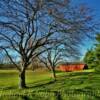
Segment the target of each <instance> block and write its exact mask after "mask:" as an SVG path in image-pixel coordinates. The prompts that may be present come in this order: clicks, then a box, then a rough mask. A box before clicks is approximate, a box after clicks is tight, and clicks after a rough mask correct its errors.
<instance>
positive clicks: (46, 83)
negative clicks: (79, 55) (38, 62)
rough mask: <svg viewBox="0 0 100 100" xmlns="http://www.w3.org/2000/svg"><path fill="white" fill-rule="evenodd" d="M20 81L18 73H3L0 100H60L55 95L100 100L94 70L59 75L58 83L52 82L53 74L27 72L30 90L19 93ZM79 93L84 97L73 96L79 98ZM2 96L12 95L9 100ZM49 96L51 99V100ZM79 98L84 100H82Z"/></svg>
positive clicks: (99, 80) (99, 84) (69, 99)
mask: <svg viewBox="0 0 100 100" xmlns="http://www.w3.org/2000/svg"><path fill="white" fill-rule="evenodd" d="M18 81H19V79H18V71H16V70H0V95H1V96H0V97H1V98H0V100H1V99H2V100H23V99H22V98H23V97H22V96H23V95H24V96H27V98H30V99H29V100H33V99H32V98H33V97H34V98H37V99H38V100H40V99H43V97H44V99H43V100H57V98H58V97H57V96H56V95H58V94H57V93H59V92H60V96H61V98H63V99H62V100H72V99H73V100H89V98H90V100H96V99H97V97H98V98H99V99H100V91H99V90H100V75H99V73H95V71H94V70H84V71H78V72H57V81H56V82H54V81H53V77H52V72H48V71H45V70H37V71H31V70H28V71H27V72H26V83H27V86H28V87H29V88H27V89H21V90H20V89H18ZM66 91H67V92H68V91H73V93H72V94H71V93H69V94H68V93H66ZM77 91H78V93H79V94H80V93H81V94H80V95H79V94H77V95H74V96H73V97H72V96H71V95H73V94H76V93H77ZM86 91H89V92H91V93H92V94H87V93H89V92H86ZM46 93H47V94H46ZM93 93H95V95H96V96H95V95H94V94H93ZM39 94H40V95H39ZM3 95H9V96H10V97H9V99H3V98H4V97H2V96H3ZM50 95H52V98H51V96H50ZM89 95H90V96H89ZM12 96H14V97H12ZM16 96H18V97H16ZM19 96H20V97H19ZM58 96H59V95H58ZM88 96H89V97H88ZM80 97H81V99H79V98H80ZM12 98H14V99H12ZM50 98H51V99H50ZM66 98H67V99H66ZM84 98H85V99H84ZM34 100H36V99H34Z"/></svg>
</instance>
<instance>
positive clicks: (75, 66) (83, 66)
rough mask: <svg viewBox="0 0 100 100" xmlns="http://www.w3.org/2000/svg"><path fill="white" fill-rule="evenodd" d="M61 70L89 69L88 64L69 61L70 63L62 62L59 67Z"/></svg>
mask: <svg viewBox="0 0 100 100" xmlns="http://www.w3.org/2000/svg"><path fill="white" fill-rule="evenodd" d="M58 69H59V70H60V71H65V72H68V71H79V70H84V69H88V66H87V65H86V64H83V63H69V64H61V65H60V66H59V68H58Z"/></svg>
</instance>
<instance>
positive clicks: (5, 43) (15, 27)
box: [0, 0, 94, 88]
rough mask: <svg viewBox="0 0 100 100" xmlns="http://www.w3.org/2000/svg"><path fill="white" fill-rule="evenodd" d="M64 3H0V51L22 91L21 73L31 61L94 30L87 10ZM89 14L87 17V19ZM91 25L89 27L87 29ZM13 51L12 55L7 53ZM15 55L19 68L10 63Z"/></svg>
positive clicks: (39, 0) (25, 0)
mask: <svg viewBox="0 0 100 100" xmlns="http://www.w3.org/2000/svg"><path fill="white" fill-rule="evenodd" d="M69 3H70V2H69V1H68V0H64V3H63V2H62V1H60V0H59V1H55V0H2V1H0V50H2V51H3V52H4V51H5V53H6V54H7V56H8V57H9V59H10V60H11V62H12V63H13V64H14V65H15V67H16V68H17V69H18V70H19V78H20V82H19V87H20V88H25V87H26V82H25V71H26V69H27V67H28V66H29V65H30V63H31V61H32V59H34V58H36V57H37V56H39V55H40V54H42V53H43V52H45V51H46V49H45V47H46V48H47V50H49V49H51V48H52V46H51V45H52V44H54V43H59V42H60V41H62V40H63V38H64V37H66V38H64V39H65V40H66V42H67V43H69V42H70V41H68V40H69V39H70V40H71V41H73V40H76V42H73V45H76V44H80V43H81V41H82V39H83V38H84V37H85V36H86V35H87V34H85V33H87V32H88V33H90V32H91V31H94V30H93V28H92V26H93V25H92V24H91V22H92V20H91V17H90V15H89V13H87V12H88V10H87V9H85V8H84V7H83V8H81V9H80V7H79V9H78V8H77V9H73V7H70V6H71V5H69ZM88 15H89V16H88ZM90 25H91V26H90ZM10 51H11V52H13V53H10ZM13 55H16V56H17V57H18V58H19V59H20V62H21V66H19V65H18V64H17V63H16V61H14V60H13Z"/></svg>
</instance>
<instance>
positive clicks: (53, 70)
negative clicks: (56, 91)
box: [52, 68, 56, 81]
mask: <svg viewBox="0 0 100 100" xmlns="http://www.w3.org/2000/svg"><path fill="white" fill-rule="evenodd" d="M52 72H53V77H54V81H56V72H55V69H54V68H52Z"/></svg>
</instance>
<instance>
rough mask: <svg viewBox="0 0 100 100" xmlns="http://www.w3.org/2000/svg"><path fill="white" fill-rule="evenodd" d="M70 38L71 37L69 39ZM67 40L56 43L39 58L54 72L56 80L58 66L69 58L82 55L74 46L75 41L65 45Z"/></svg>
mask: <svg viewBox="0 0 100 100" xmlns="http://www.w3.org/2000/svg"><path fill="white" fill-rule="evenodd" d="M69 40H70V39H69ZM65 42H66V41H64V40H63V41H62V42H60V43H58V44H55V45H54V46H53V47H52V48H51V49H49V50H48V49H47V50H46V51H45V52H44V53H42V54H41V55H40V56H39V60H40V61H41V62H42V63H43V64H44V65H45V66H46V67H47V68H48V69H49V70H50V71H52V73H53V77H54V80H55V81H56V71H55V70H56V67H57V66H59V64H61V63H63V62H67V61H68V60H69V59H72V58H74V59H76V58H79V57H80V52H79V50H78V48H76V46H75V45H74V46H73V41H72V42H70V44H67V48H66V46H65V44H64V43H65Z"/></svg>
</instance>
